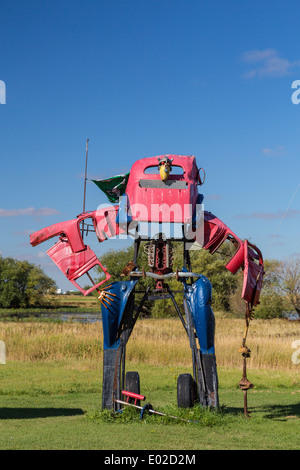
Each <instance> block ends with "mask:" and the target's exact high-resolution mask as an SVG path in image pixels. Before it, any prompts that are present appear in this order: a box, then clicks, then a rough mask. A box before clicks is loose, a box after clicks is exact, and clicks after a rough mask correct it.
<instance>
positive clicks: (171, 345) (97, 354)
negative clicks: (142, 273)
mask: <svg viewBox="0 0 300 470" xmlns="http://www.w3.org/2000/svg"><path fill="white" fill-rule="evenodd" d="M243 332H244V321H243V320H242V319H232V318H224V317H222V316H221V315H217V318H216V335H215V341H216V356H217V364H218V366H224V367H230V368H232V367H239V368H240V367H241V355H240V353H238V351H237V350H238V348H239V347H240V346H241V341H242V336H243ZM299 339H300V323H299V322H289V321H287V320H283V319H274V320H259V319H254V320H252V322H251V324H250V329H249V333H248V338H247V345H248V347H250V349H251V357H250V359H248V366H249V367H250V368H253V369H256V368H260V369H273V370H285V371H295V372H298V373H299V367H300V365H297V364H293V362H292V354H293V352H294V351H295V350H294V349H292V343H293V341H295V340H299ZM0 340H2V341H4V342H5V345H6V359H7V361H9V360H11V361H47V360H48V361H50V360H63V359H68V358H76V359H82V360H85V359H97V360H101V357H102V354H103V340H102V325H101V323H91V324H81V323H75V322H73V323H72V322H65V323H51V322H50V323H45V322H41V323H38V322H6V323H0ZM126 357H127V359H128V360H129V361H131V362H144V363H147V364H153V365H160V364H161V365H174V366H176V365H179V366H181V365H183V366H190V364H191V352H190V347H189V341H188V338H187V336H186V333H185V331H184V329H183V327H182V325H181V323H180V321H179V320H177V319H143V320H139V321H138V322H137V324H136V326H135V328H134V331H133V333H132V335H131V337H130V339H129V342H128V345H127V350H126Z"/></svg>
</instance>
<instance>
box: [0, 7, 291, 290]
mask: <svg viewBox="0 0 300 470" xmlns="http://www.w3.org/2000/svg"><path fill="white" fill-rule="evenodd" d="M299 13H300V5H299V2H297V1H293V0H289V1H287V2H282V1H276V0H272V1H268V0H264V1H256V0H253V1H247V0H245V1H242V2H241V1H232V0H227V1H226V2H225V1H217V0H209V1H201V0H198V1H194V0H191V1H177V0H173V1H168V0H167V1H164V0H160V1H156V0H152V1H143V0H139V1H136V0H133V1H121V0H118V1H117V0H116V1H114V0H110V1H109V2H107V1H106V2H104V1H96V0H85V1H83V0H80V1H76V0H73V1H72V2H70V1H67V0H60V1H56V0H52V1H51V0H43V1H40V0H39V1H38V0H25V1H24V0H22V1H19V0H10V1H9V2H4V1H3V0H2V1H1V2H0V80H1V81H3V82H4V83H5V85H6V104H1V105H0V155H1V185H0V224H1V238H0V240H1V243H0V253H1V254H2V256H12V257H15V258H18V259H27V260H29V261H30V262H34V263H37V264H39V265H41V266H42V268H43V269H44V270H45V272H47V274H48V275H50V276H51V277H52V278H54V279H55V280H56V281H57V283H58V285H59V286H60V287H62V288H70V287H71V285H70V283H69V282H68V281H67V280H66V281H65V280H64V277H63V275H61V274H60V273H59V272H58V268H56V266H55V265H54V264H53V263H52V262H51V260H50V259H49V258H48V257H47V255H45V251H46V249H48V248H49V247H50V246H51V245H52V244H53V240H52V241H51V242H49V243H48V242H47V243H45V244H42V245H39V246H38V247H35V248H32V247H31V246H30V244H29V233H32V232H34V231H36V230H38V229H40V228H43V227H45V226H47V225H51V224H53V223H56V222H59V221H62V220H68V219H72V218H74V217H76V215H77V214H79V213H80V212H81V211H82V204H83V184H84V180H83V178H84V165H85V145H86V139H87V138H89V139H90V142H89V160H88V177H89V178H102V177H103V178H105V177H109V176H111V175H114V174H119V173H123V172H127V171H129V170H130V168H131V165H132V164H133V162H134V161H136V160H137V159H139V158H144V157H150V156H154V155H161V154H172V153H173V154H183V155H195V156H196V159H197V163H198V166H200V167H203V168H204V169H205V171H206V182H205V184H204V186H203V187H202V192H203V194H204V196H205V199H204V202H205V209H206V210H209V211H211V212H213V213H214V214H215V215H217V216H218V217H219V218H220V219H221V220H223V221H224V222H225V223H226V224H227V225H228V226H229V227H230V228H231V229H232V230H233V231H234V232H235V233H236V234H237V235H238V236H239V237H241V238H248V239H249V240H251V241H252V242H253V243H255V244H257V245H258V247H259V248H260V249H261V250H262V252H263V254H264V256H265V257H266V258H277V259H284V258H286V257H289V256H293V255H295V254H297V253H298V254H299V253H300V245H299V232H300V187H299V183H300V176H299V175H300V171H299V170H300V163H299V161H300V160H299V149H300V104H299V105H295V104H293V102H292V100H291V97H292V93H293V91H295V90H293V89H292V83H293V81H295V80H300V50H299ZM0 99H1V95H0ZM104 203H106V198H105V196H104V195H103V194H102V193H101V192H100V191H99V189H98V188H97V187H96V186H95V185H94V184H93V183H90V182H89V183H88V184H87V202H86V208H87V209H88V210H94V209H96V208H97V206H98V205H99V204H104ZM87 243H88V244H90V245H91V246H92V247H93V248H94V247H95V251H96V253H97V255H99V256H100V255H101V254H102V253H103V252H105V251H106V250H107V249H110V248H118V247H119V246H118V245H117V243H118V242H116V241H112V240H111V241H109V242H105V243H103V244H101V245H99V244H94V241H93V240H92V235H89V237H88V239H87Z"/></svg>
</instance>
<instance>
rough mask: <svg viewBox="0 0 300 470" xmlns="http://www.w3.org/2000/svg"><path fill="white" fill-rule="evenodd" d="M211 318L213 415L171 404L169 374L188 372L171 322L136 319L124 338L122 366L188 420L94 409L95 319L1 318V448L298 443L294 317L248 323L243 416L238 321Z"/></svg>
mask: <svg viewBox="0 0 300 470" xmlns="http://www.w3.org/2000/svg"><path fill="white" fill-rule="evenodd" d="M216 323H217V328H216V349H217V363H218V375H219V396H220V404H221V409H220V411H219V412H217V413H216V412H213V411H210V412H204V413H202V410H200V411H201V413H202V414H201V413H200V414H199V408H198V407H196V408H195V409H192V410H188V411H186V412H185V414H183V415H182V414H180V413H179V410H178V409H177V408H176V383H177V377H178V375H179V374H180V373H183V372H190V369H191V363H190V351H189V346H188V341H187V338H186V337H185V336H184V335H185V333H184V331H181V330H183V329H182V327H181V324H180V323H179V322H178V321H177V319H176V320H175V319H174V320H139V321H138V323H137V326H136V331H135V332H134V333H133V335H132V338H130V342H129V344H128V354H127V368H126V370H135V371H138V372H139V373H140V378H141V393H143V394H144V395H146V402H150V403H151V404H152V406H153V408H154V409H157V410H159V411H164V412H166V413H167V414H172V415H176V414H177V415H178V416H179V415H180V416H181V417H182V416H183V417H184V418H185V419H189V420H190V421H192V422H186V421H181V420H175V419H169V420H168V421H166V420H164V419H162V418H160V417H155V416H153V415H147V416H146V418H145V419H144V420H142V421H141V420H140V419H139V415H138V413H134V415H131V414H130V413H123V414H119V415H118V416H116V417H113V416H112V415H111V414H108V413H102V412H101V388H102V330H101V324H100V323H98V324H90V325H85V324H78V323H77V324H76V323H70V322H68V323H59V324H53V323H30V322H28V323H21V322H20V323H13V322H7V323H1V324H0V339H1V340H3V341H5V344H6V348H7V355H6V359H7V360H6V364H5V365H0V449H99V450H106V451H107V450H182V451H184V450H186V451H187V450H189V451H196V450H201V449H207V450H209V449H273V450H275V449H278V450H279V449H282V450H285V449H286V450H288V449H299V448H300V440H299V435H300V381H299V376H300V374H299V372H300V364H297V361H295V360H294V362H293V361H292V354H293V353H295V349H293V346H292V345H293V342H294V341H295V340H297V339H300V328H299V323H292V322H287V321H284V320H282V321H280V320H276V321H260V320H253V322H252V324H251V326H250V331H249V337H248V341H247V343H248V346H249V347H250V348H251V350H252V355H251V358H250V359H249V365H248V372H247V376H248V378H249V379H250V380H251V381H252V382H253V383H254V385H255V388H254V389H253V390H250V391H249V392H248V405H249V410H250V411H251V418H249V419H247V418H245V417H244V414H243V393H242V392H241V391H240V390H239V388H238V382H239V380H240V379H241V377H242V362H241V357H240V354H239V353H237V349H238V348H239V346H240V341H241V337H242V334H243V321H242V320H241V321H240V320H233V319H226V318H223V317H222V316H217V322H216ZM294 358H295V355H294ZM295 362H296V363H295ZM122 415H123V416H122Z"/></svg>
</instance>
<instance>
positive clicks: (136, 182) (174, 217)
mask: <svg viewBox="0 0 300 470" xmlns="http://www.w3.org/2000/svg"><path fill="white" fill-rule="evenodd" d="M164 156H165V155H160V156H159V157H150V158H143V159H141V160H138V161H136V162H135V163H134V164H133V165H132V168H131V170H130V175H129V179H128V183H127V187H126V194H127V196H128V202H129V206H130V207H131V208H132V210H133V212H134V214H133V219H134V220H139V221H143V222H171V223H172V222H183V223H189V222H190V221H191V219H192V215H193V213H194V210H195V206H196V201H197V197H198V189H197V185H198V182H199V170H198V168H197V166H196V160H195V157H194V156H184V155H168V158H170V159H171V158H173V162H172V165H173V166H174V167H175V166H179V167H182V169H183V174H180V175H178V174H172V172H171V173H170V175H169V178H168V180H167V182H166V183H165V184H163V183H162V184H160V185H159V187H151V183H150V184H149V187H141V184H140V182H141V181H145V180H146V181H148V182H151V181H152V182H153V186H155V182H157V183H159V182H161V177H160V174H159V171H157V174H147V173H146V174H145V170H146V169H147V168H149V167H158V158H162V157H164ZM172 182H182V183H183V184H182V185H181V187H180V189H174V188H172V185H169V184H171V183H172ZM174 187H175V188H176V185H175V186H174ZM177 187H178V184H177ZM185 205H186V208H185V210H184V206H185ZM159 206H162V210H161V211H159ZM139 208H140V210H139Z"/></svg>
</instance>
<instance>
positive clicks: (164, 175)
mask: <svg viewBox="0 0 300 470" xmlns="http://www.w3.org/2000/svg"><path fill="white" fill-rule="evenodd" d="M159 173H160V177H161V179H162V181H167V179H168V178H169V173H170V166H169V165H160V169H159Z"/></svg>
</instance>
